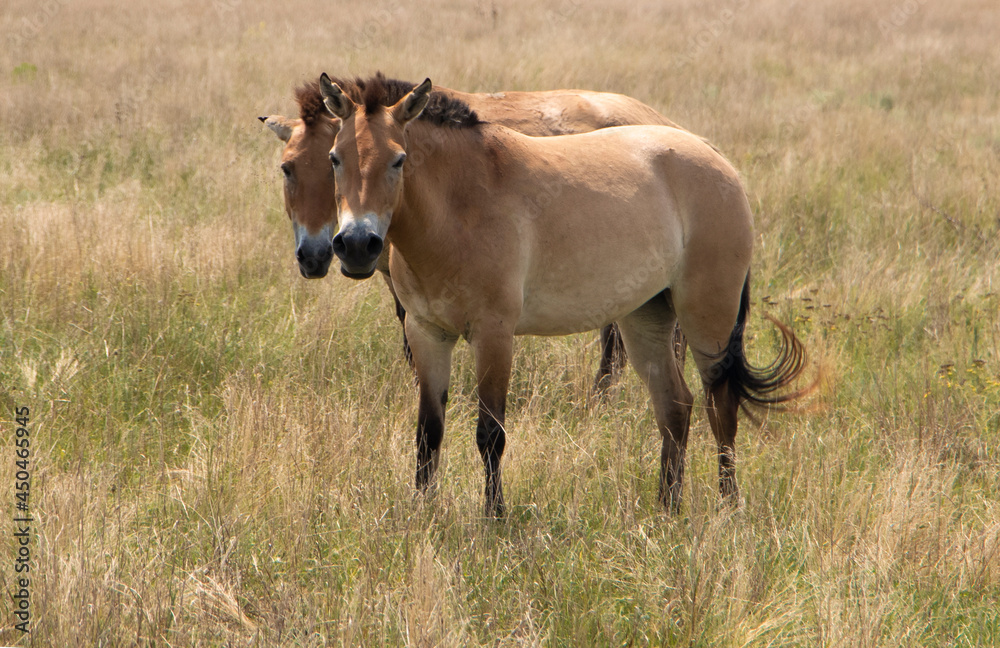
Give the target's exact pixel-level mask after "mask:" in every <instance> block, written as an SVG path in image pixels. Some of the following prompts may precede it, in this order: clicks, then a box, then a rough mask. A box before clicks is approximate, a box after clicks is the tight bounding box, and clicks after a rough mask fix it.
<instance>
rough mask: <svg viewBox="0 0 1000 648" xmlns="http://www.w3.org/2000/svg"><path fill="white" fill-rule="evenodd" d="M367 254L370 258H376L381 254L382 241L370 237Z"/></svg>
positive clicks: (376, 237)
mask: <svg viewBox="0 0 1000 648" xmlns="http://www.w3.org/2000/svg"><path fill="white" fill-rule="evenodd" d="M368 254H370V255H372V256H378V255H380V254H382V239H381V238H379V237H378V236H372V237H371V238H370V239H368Z"/></svg>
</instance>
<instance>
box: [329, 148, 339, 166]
mask: <svg viewBox="0 0 1000 648" xmlns="http://www.w3.org/2000/svg"><path fill="white" fill-rule="evenodd" d="M330 164H332V165H333V166H334V167H339V166H340V158H339V157H337V154H336V153H334V152H333V151H330Z"/></svg>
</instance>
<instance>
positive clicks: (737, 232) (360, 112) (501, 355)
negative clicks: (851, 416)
mask: <svg viewBox="0 0 1000 648" xmlns="http://www.w3.org/2000/svg"><path fill="white" fill-rule="evenodd" d="M431 88H432V86H431V82H430V80H425V81H424V82H423V83H421V84H420V85H419V86H417V87H415V88H414V89H412V90H411V91H409V92H402V91H401V90H400V88H399V87H394V86H387V85H385V84H381V83H379V82H378V80H377V79H374V80H370V81H369V82H368V83H366V84H364V85H361V84H357V83H351V82H342V81H338V82H333V81H332V80H331V79H330V78H329V77H327V76H326V75H323V77H321V79H320V89H321V91H322V92H323V96H324V99H325V102H326V105H327V108H329V109H330V111H331V112H332V113H333V114H334V115H336V116H337V117H339V118H340V119H341V121H342V123H341V128H340V132H339V133H338V135H337V138H336V141H335V143H334V146H333V149H332V150H331V151H330V161H331V164H332V166H333V169H334V174H335V176H336V181H337V208H338V212H339V222H340V230H339V232H338V234H337V235H336V236H335V237H334V241H333V246H334V251H335V253H336V254H337V257H338V258H339V259H340V263H341V271H342V272H343V273H344V274H345V275H347V276H349V277H354V278H358V279H363V278H366V277H369V276H371V275H372V273H373V272H374V271H375V268H376V264H377V263H378V257H379V254H380V253H381V251H382V247H383V245H384V242H385V241H388V242H390V243H391V244H392V252H391V255H390V259H389V267H390V270H391V272H392V277H393V285H394V286H395V289H396V293H397V295H398V296H399V299H400V301H401V302H402V303H403V305H404V306H405V307H406V309H407V312H408V316H407V318H406V332H407V335H408V336H409V340H410V346H411V348H412V351H413V361H414V366H415V367H416V371H417V375H418V378H419V385H420V402H419V411H418V422H417V472H416V484H417V487H418V488H419V489H427V488H428V487H429V486H430V485H431V484H432V482H433V480H434V477H435V472H436V469H437V465H438V457H439V450H440V444H441V439H442V436H443V433H444V404H445V402H446V399H447V389H448V383H449V378H450V368H451V352H452V348H453V347H454V345H455V343H456V341H457V340H458V338H459V337H464V338H465V339H466V340H467V341H468V342H469V344H470V345H471V346H472V348H473V351H474V353H475V361H476V378H477V385H478V396H479V422H478V425H477V429H476V441H477V444H478V446H479V451H480V454H481V456H482V459H483V463H484V467H485V472H486V488H485V494H486V511H487V514H494V515H502V514H503V512H504V501H503V488H502V484H501V473H500V460H501V457H502V455H503V451H504V447H505V445H506V431H505V429H504V419H505V411H506V400H507V388H508V384H509V380H510V371H511V364H512V354H513V338H514V336H515V335H565V334H570V333H576V332H579V331H586V330H589V329H593V328H596V327H599V326H603V325H605V324H607V323H608V322H613V321H614V322H618V324H619V326H620V328H621V333H622V337H623V339H624V342H625V347H626V349H627V351H628V356H629V360H630V362H631V364H632V366H633V367H634V368H635V370H636V372H637V373H638V374H639V376H640V378H641V379H642V380H643V381H644V382H645V384H646V386H647V388H648V390H649V393H650V396H651V399H652V404H653V409H654V412H655V415H656V421H657V426H658V428H659V431H660V434H661V435H662V438H663V446H662V452H661V460H660V488H659V498H660V501H661V503H662V504H663V505H664V506H665V507H667V508H668V509H670V510H676V508H677V507H678V506H679V503H680V498H681V492H682V480H683V468H684V454H685V448H686V445H687V438H688V427H689V421H690V415H691V407H692V403H693V399H692V395H691V392H690V391H689V390H688V388H687V385H686V384H685V382H684V377H683V375H682V373H681V372H680V371H679V369H678V366H677V361H676V358H675V357H674V354H673V353H672V348H671V347H672V343H671V339H672V333H673V330H674V324H675V322H680V325H681V328H682V329H683V330H684V333H685V335H686V337H687V339H688V343H689V346H690V348H691V350H692V353H693V357H694V360H695V363H696V364H697V367H698V371H699V373H700V374H701V379H702V382H703V384H704V387H705V391H706V396H707V409H708V414H709V421H710V424H711V427H712V431H713V433H714V435H715V438H716V441H717V443H718V450H719V482H720V483H719V485H720V490H721V493H722V495H723V497H724V498H725V499H727V500H728V501H731V502H736V501H738V490H737V484H736V475H735V463H734V448H735V440H736V429H737V411H738V409H739V408H740V406H741V404H744V403H747V402H749V403H757V404H770V403H777V402H782V401H785V400H788V399H790V398H793V397H795V396H796V395H797V394H783V395H776V394H775V391H776V390H778V389H780V388H782V387H784V386H786V385H788V384H789V383H790V382H791V381H793V380H794V379H795V378H796V377H797V376H798V375H799V374H800V372H801V370H802V367H803V362H804V349H803V348H802V346H801V343H800V342H799V341H798V340H797V339H796V338H795V336H794V334H792V332H791V331H790V330H788V329H787V328H785V327H783V326H780V325H779V327H780V330H781V332H782V335H783V337H784V343H785V344H784V347H783V349H782V351H781V353H780V355H779V357H778V358H777V359H776V360H775V362H774V363H772V364H771V365H770V366H769V367H767V368H765V369H757V368H754V367H752V366H751V365H749V364H748V362H747V359H746V357H745V355H744V352H743V332H744V327H745V326H746V319H747V313H748V310H749V306H750V296H749V290H750V278H749V271H750V259H751V255H752V252H753V222H752V221H753V219H752V215H751V211H750V205H749V204H748V202H747V198H746V194H745V193H744V190H743V187H742V185H741V183H740V180H739V177H738V175H737V173H736V171H735V169H733V167H732V166H731V165H730V164H729V163H728V162H727V161H726V160H725V159H724V158H723V157H722V156H721V155H720V154H719V153H718V152H717V151H715V150H714V149H713V148H712V147H710V146H708V145H707V144H706V143H705V142H703V141H702V140H700V139H699V138H697V137H695V136H693V135H691V134H690V133H687V132H685V131H682V130H678V129H676V128H670V127H664V126H625V127H620V128H608V129H602V130H597V131H593V132H591V133H586V134H580V135H566V136H558V137H526V136H524V135H522V134H520V133H517V132H515V131H513V130H510V129H508V128H505V127H503V126H499V125H496V124H488V123H482V122H481V120H480V119H479V118H478V116H477V115H476V114H475V112H474V111H472V110H471V109H469V107H468V106H467V105H465V104H461V103H457V100H454V99H450V98H448V97H442V96H441V95H435V93H433V92H432V89H431ZM459 114H460V115H463V117H462V118H461V119H460V120H456V119H451V118H447V117H446V116H447V115H459ZM417 117H421V118H420V119H417ZM411 156H412V157H411ZM417 158H419V159H417Z"/></svg>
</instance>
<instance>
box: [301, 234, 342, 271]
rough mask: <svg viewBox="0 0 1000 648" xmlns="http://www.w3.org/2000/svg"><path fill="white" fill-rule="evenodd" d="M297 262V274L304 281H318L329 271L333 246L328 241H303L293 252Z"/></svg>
mask: <svg viewBox="0 0 1000 648" xmlns="http://www.w3.org/2000/svg"><path fill="white" fill-rule="evenodd" d="M295 258H296V259H297V260H298V262H299V272H301V273H302V276H303V277H305V278H306V279H320V278H322V277H325V276H326V273H327V272H329V270H330V262H331V261H333V245H332V244H331V243H330V241H329V240H326V241H320V242H316V241H313V240H310V239H303V240H302V242H301V243H299V246H298V247H297V248H296V250H295Z"/></svg>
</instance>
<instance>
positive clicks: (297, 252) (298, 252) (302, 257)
mask: <svg viewBox="0 0 1000 648" xmlns="http://www.w3.org/2000/svg"><path fill="white" fill-rule="evenodd" d="M295 258H296V259H298V261H299V263H302V262H303V261H305V260H306V252H305V250H303V249H302V248H301V247H300V248H299V249H297V250H295Z"/></svg>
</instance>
